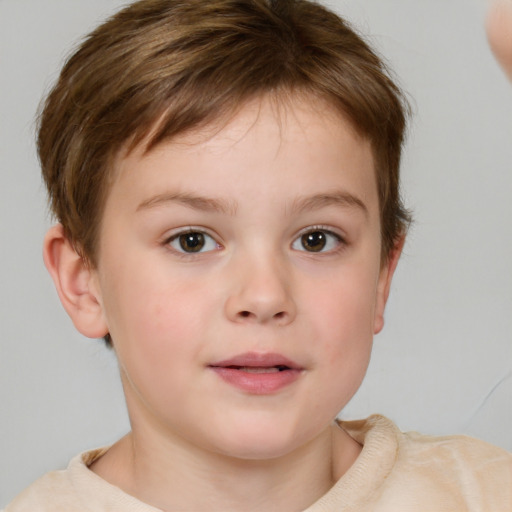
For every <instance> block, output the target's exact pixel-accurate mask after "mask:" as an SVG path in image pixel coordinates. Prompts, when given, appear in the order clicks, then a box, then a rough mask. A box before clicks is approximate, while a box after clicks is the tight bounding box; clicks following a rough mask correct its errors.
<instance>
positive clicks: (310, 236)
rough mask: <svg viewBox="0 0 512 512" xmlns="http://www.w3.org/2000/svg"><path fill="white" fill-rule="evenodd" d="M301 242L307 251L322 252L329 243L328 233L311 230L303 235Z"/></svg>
mask: <svg viewBox="0 0 512 512" xmlns="http://www.w3.org/2000/svg"><path fill="white" fill-rule="evenodd" d="M300 242H301V244H302V247H304V249H305V250H306V251H309V252H320V251H322V250H323V249H324V248H325V246H326V245H327V235H326V234H325V233H324V232H323V231H310V232H309V233H304V234H303V235H302V236H301V238H300Z"/></svg>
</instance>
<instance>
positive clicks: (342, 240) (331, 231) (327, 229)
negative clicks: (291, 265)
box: [292, 224, 347, 255]
mask: <svg viewBox="0 0 512 512" xmlns="http://www.w3.org/2000/svg"><path fill="white" fill-rule="evenodd" d="M315 231H321V232H323V233H325V234H327V235H330V236H332V237H334V238H335V239H336V240H337V242H338V243H337V247H335V248H334V249H330V250H326V251H323V250H322V251H318V252H314V251H306V250H305V249H302V250H301V249H297V250H298V251H300V252H305V253H308V254H317V255H319V254H333V253H336V252H337V251H339V250H341V249H343V248H344V247H346V245H347V240H346V237H345V235H343V234H342V233H340V232H339V230H337V229H335V228H333V227H332V226H326V225H321V224H319V225H312V226H307V227H305V228H303V229H301V230H300V231H299V232H298V233H297V235H296V236H295V238H294V239H293V242H292V248H293V246H294V245H295V243H297V242H298V241H300V239H301V237H302V236H304V235H305V234H307V233H312V232H315Z"/></svg>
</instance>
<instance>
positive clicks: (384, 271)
mask: <svg viewBox="0 0 512 512" xmlns="http://www.w3.org/2000/svg"><path fill="white" fill-rule="evenodd" d="M404 243H405V235H402V236H401V237H400V238H399V239H398V240H397V241H396V243H395V245H394V246H393V249H391V252H390V254H389V257H388V259H387V261H386V263H385V264H384V265H382V268H381V269H380V274H379V282H378V284H377V302H376V305H375V318H374V324H373V332H374V334H378V333H379V332H380V331H382V328H383V327H384V309H385V308H386V302H387V301H388V297H389V290H390V289H391V280H392V279H393V274H394V273H395V269H396V266H397V265H398V260H399V259H400V255H401V254H402V249H403V248H404Z"/></svg>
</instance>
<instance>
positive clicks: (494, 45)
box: [486, 0, 512, 82]
mask: <svg viewBox="0 0 512 512" xmlns="http://www.w3.org/2000/svg"><path fill="white" fill-rule="evenodd" d="M486 29H487V38H488V40H489V45H490V47H491V50H492V51H493V53H494V56H495V57H496V60H497V61H498V63H499V64H500V65H501V67H502V69H503V71H505V74H506V75H507V77H508V79H509V80H510V81H511V82H512V0H497V1H494V2H492V4H491V6H490V8H489V13H488V16H487V23H486Z"/></svg>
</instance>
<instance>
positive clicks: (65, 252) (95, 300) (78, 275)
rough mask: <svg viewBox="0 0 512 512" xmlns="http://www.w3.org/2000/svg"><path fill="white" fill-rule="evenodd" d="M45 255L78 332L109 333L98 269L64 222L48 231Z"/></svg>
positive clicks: (89, 335) (61, 297) (56, 286)
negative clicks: (69, 235)
mask: <svg viewBox="0 0 512 512" xmlns="http://www.w3.org/2000/svg"><path fill="white" fill-rule="evenodd" d="M43 258H44V263H45V265H46V268H47V269H48V272H49V273H50V275H51V276H52V279H53V282H54V284H55V288H56V289H57V293H58V294H59V298H60V301H61V302H62V305H63V306H64V309H65V310H66V311H67V313H68V315H69V316H70V318H71V320H72V321H73V324H74V325H75V327H76V328H77V330H78V331H79V332H81V333H82V334H83V335H85V336H87V337H89V338H102V337H103V336H105V335H106V334H107V333H108V327H107V325H106V322H105V319H104V316H103V308H102V306H101V300H100V299H101V296H100V293H99V287H98V284H97V279H96V273H95V272H94V270H93V269H91V268H90V266H89V265H88V264H87V262H86V261H84V259H83V257H82V256H80V255H79V254H78V253H77V252H76V250H75V248H74V247H73V245H72V244H71V242H70V241H69V240H68V238H67V236H66V235H65V233H64V228H63V227H62V225H61V224H57V225H55V226H53V227H52V228H50V229H49V230H48V232H47V233H46V236H45V239H44V246H43Z"/></svg>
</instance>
